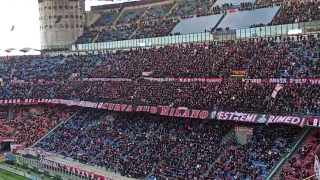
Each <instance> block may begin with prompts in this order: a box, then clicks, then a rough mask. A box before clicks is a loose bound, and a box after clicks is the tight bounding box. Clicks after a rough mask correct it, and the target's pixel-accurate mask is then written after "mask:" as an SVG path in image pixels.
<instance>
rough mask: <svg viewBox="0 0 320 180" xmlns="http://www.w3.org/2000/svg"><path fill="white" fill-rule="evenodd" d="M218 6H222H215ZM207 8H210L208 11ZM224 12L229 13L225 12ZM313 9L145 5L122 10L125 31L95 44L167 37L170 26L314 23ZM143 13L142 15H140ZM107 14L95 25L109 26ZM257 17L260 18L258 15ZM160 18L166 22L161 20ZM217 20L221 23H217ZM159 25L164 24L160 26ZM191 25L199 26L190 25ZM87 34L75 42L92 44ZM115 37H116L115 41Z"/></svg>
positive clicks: (179, 29) (183, 29) (182, 29)
mask: <svg viewBox="0 0 320 180" xmlns="http://www.w3.org/2000/svg"><path fill="white" fill-rule="evenodd" d="M213 3H214V6H213ZM219 3H223V4H222V5H219ZM170 7H171V8H173V11H172V12H171V13H169V12H170V9H171V8H170ZM211 7H213V8H212V10H211V11H210V9H211ZM227 9H231V10H229V11H225V10H227ZM317 9H318V8H317V2H306V3H302V2H298V1H297V2H296V1H293V2H277V1H272V2H271V1H268V2H266V1H261V2H260V4H255V2H246V1H238V0H236V1H234V2H229V3H225V2H222V1H221V2H220V1H217V2H215V1H204V0H202V1H194V0H189V1H179V2H177V3H176V4H174V5H172V3H168V4H162V5H155V6H152V5H149V9H148V8H147V7H143V8H135V9H126V10H124V13H123V15H122V16H121V17H120V20H119V21H118V24H119V25H123V24H127V26H126V27H128V28H125V29H126V30H124V29H123V27H120V28H114V29H112V30H111V29H109V30H111V32H109V31H107V32H105V31H104V33H103V34H101V35H100V37H99V41H98V42H109V41H116V40H126V39H137V38H150V37H159V36H167V35H170V33H168V32H169V30H171V29H172V28H173V27H174V28H173V31H172V33H171V34H173V35H177V34H189V33H199V32H204V31H205V30H207V32H208V31H210V30H211V28H215V27H216V29H228V30H230V29H231V30H232V29H239V28H247V27H261V26H269V25H279V24H288V23H297V22H309V21H316V20H318V14H319V13H318V10H317ZM144 12H146V13H145V14H144ZM110 13H112V14H116V12H108V13H106V14H105V15H103V16H102V17H101V18H100V19H99V20H98V21H97V23H98V24H99V23H100V22H101V23H100V24H104V23H103V22H104V20H103V19H105V21H109V20H107V19H108V18H110V19H111V20H110V22H109V24H108V25H111V22H112V21H114V20H113V19H114V18H111V14H110ZM166 13H169V14H166ZM212 14H215V15H214V16H215V18H216V19H212V17H214V16H212ZM260 14H264V15H263V16H261V15H260ZM143 15H144V16H143ZM114 16H116V15H114ZM141 16H142V18H141V22H143V23H142V24H141V25H140V26H139V27H140V28H138V25H136V24H135V23H137V22H138V20H139V19H140V17H141ZM200 16H205V17H200ZM112 17H113V16H112ZM163 18H166V19H168V20H163ZM172 18H175V20H174V21H173V22H172V21H171V20H169V19H172ZM177 18H179V19H182V20H181V21H180V22H179V23H176V22H178V21H177V20H176V19H177ZM209 18H210V19H209ZM184 19H186V20H184ZM219 20H221V22H220V21H219ZM153 21H156V22H153ZM161 22H166V23H164V24H161ZM97 23H96V24H97ZM195 23H197V24H199V25H197V26H193V24H195ZM218 23H219V24H218ZM217 24H218V25H217ZM105 25H106V24H105ZM216 25H217V26H216ZM107 29H108V28H107ZM167 29H168V30H167ZM136 30H137V32H136ZM91 31H92V32H90V30H86V31H85V33H84V35H83V36H81V37H79V39H78V40H77V42H76V43H77V44H80V43H89V42H92V40H93V39H94V37H96V35H97V31H96V30H94V29H92V30H91ZM135 32H136V33H135ZM144 34H145V35H144ZM104 36H105V37H104ZM118 36H119V37H120V38H117V37H118Z"/></svg>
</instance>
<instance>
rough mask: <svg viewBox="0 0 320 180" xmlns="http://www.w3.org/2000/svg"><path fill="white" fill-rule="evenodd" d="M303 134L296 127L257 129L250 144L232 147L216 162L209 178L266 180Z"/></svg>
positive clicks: (249, 141)
mask: <svg viewBox="0 0 320 180" xmlns="http://www.w3.org/2000/svg"><path fill="white" fill-rule="evenodd" d="M299 132H301V129H300V128H296V127H288V126H286V127H284V126H277V127H267V126H265V127H255V128H254V131H253V136H252V137H251V139H250V140H248V142H247V144H244V145H240V146H232V147H231V148H230V149H229V150H227V151H226V153H225V154H223V155H222V157H221V158H220V160H219V161H218V162H217V163H215V164H214V165H213V167H212V169H211V171H210V172H209V174H208V176H207V177H206V178H208V179H248V178H249V179H259V178H262V179H265V178H267V177H268V171H269V170H270V169H271V168H272V167H273V166H274V165H275V164H276V163H277V162H278V161H279V159H280V155H281V154H284V153H287V152H286V151H287V148H291V147H292V145H293V144H292V143H293V142H294V138H295V137H296V136H297V135H298V134H299Z"/></svg>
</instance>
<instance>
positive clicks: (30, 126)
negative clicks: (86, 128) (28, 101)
mask: <svg viewBox="0 0 320 180" xmlns="http://www.w3.org/2000/svg"><path fill="white" fill-rule="evenodd" d="M76 110H77V108H66V107H64V106H52V105H48V106H44V105H42V106H38V105H35V106H33V105H32V106H15V108H14V120H13V122H14V123H15V125H16V127H18V128H17V131H16V133H15V135H14V138H16V143H17V144H23V145H24V146H25V147H29V146H31V145H33V144H34V143H35V142H37V141H38V140H39V139H40V138H41V137H43V136H44V135H45V134H46V133H47V132H49V131H50V130H51V129H53V128H54V127H55V126H57V125H58V124H59V123H60V122H61V121H62V120H66V119H68V118H69V117H70V116H71V115H72V114H73V113H75V111H76Z"/></svg>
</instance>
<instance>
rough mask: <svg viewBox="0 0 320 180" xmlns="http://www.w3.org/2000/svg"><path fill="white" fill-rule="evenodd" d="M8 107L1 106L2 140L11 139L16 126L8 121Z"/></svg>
mask: <svg viewBox="0 0 320 180" xmlns="http://www.w3.org/2000/svg"><path fill="white" fill-rule="evenodd" d="M7 111H8V109H7V106H0V138H7V137H11V135H12V133H13V131H14V128H15V125H14V123H13V122H12V121H8V120H7Z"/></svg>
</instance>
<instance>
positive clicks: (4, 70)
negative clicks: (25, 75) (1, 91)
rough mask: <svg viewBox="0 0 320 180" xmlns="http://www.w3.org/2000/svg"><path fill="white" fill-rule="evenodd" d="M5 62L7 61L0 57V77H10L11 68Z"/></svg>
mask: <svg viewBox="0 0 320 180" xmlns="http://www.w3.org/2000/svg"><path fill="white" fill-rule="evenodd" d="M5 64H7V62H6V61H5V60H3V59H1V58H0V78H10V74H11V69H10V68H9V67H8V66H6V65H5Z"/></svg>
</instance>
